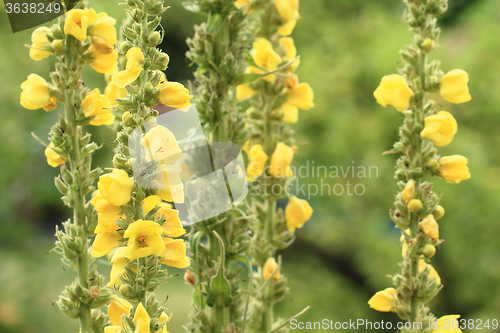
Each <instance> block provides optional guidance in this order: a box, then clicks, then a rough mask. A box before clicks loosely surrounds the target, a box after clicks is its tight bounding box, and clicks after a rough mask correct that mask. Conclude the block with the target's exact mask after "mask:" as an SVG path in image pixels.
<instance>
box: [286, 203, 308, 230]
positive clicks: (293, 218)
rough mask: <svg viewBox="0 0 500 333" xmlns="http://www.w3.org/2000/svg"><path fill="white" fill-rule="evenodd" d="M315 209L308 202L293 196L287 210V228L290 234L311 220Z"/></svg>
mask: <svg viewBox="0 0 500 333" xmlns="http://www.w3.org/2000/svg"><path fill="white" fill-rule="evenodd" d="M312 213H313V209H312V208H311V206H310V205H309V203H308V202H307V201H306V200H302V199H299V198H297V197H296V196H291V197H290V199H289V201H288V204H287V205H286V208H285V219H286V227H287V229H288V230H289V231H290V232H295V229H296V228H302V227H303V226H304V223H306V222H307V220H309V219H310V218H311V215H312Z"/></svg>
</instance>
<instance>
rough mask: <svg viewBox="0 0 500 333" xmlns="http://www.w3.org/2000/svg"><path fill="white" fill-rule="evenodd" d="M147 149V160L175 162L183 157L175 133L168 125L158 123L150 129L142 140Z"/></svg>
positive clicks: (166, 162)
mask: <svg viewBox="0 0 500 333" xmlns="http://www.w3.org/2000/svg"><path fill="white" fill-rule="evenodd" d="M141 144H142V146H143V147H144V148H145V149H146V161H148V162H151V161H152V160H155V161H162V163H165V164H175V162H176V161H177V160H178V159H179V158H181V157H182V150H181V149H180V148H179V145H178V144H177V140H176V139H175V136H174V134H173V133H172V132H171V131H170V130H169V129H168V128H166V127H164V126H161V125H158V126H156V127H153V128H152V129H150V130H149V131H148V132H147V133H146V135H144V138H143V139H142V140H141Z"/></svg>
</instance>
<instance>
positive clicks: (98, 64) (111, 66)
mask: <svg viewBox="0 0 500 333" xmlns="http://www.w3.org/2000/svg"><path fill="white" fill-rule="evenodd" d="M101 49H102V48H101ZM89 51H90V52H91V53H90V56H91V57H92V58H93V60H92V62H91V63H90V67H92V69H93V70H95V71H96V72H97V73H101V74H114V73H115V72H116V70H117V68H118V64H117V61H118V52H116V50H115V49H111V50H110V52H100V50H99V49H97V48H96V47H95V45H92V46H91V47H90V49H89Z"/></svg>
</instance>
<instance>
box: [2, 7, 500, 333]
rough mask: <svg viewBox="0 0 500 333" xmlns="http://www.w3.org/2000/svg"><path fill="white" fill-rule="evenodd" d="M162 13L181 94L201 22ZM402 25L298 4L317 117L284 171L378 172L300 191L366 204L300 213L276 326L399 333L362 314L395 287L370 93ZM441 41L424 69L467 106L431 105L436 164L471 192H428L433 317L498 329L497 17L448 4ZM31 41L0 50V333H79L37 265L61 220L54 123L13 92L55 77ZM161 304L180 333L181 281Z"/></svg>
mask: <svg viewBox="0 0 500 333" xmlns="http://www.w3.org/2000/svg"><path fill="white" fill-rule="evenodd" d="M167 4H168V5H170V6H171V7H172V8H171V9H170V10H168V11H167V12H166V13H165V14H164V16H163V22H162V25H163V27H164V28H165V30H166V38H165V41H164V43H163V44H162V47H163V49H164V51H166V52H167V53H168V54H170V56H171V62H170V68H169V69H168V70H167V75H168V77H169V79H170V80H173V81H181V82H184V83H186V82H187V80H191V79H192V74H191V72H192V68H190V67H189V63H188V62H187V60H186V58H185V55H184V54H185V52H186V50H187V47H186V45H185V39H186V38H187V37H188V36H190V35H191V34H192V33H193V24H195V23H199V22H201V21H202V20H204V18H203V17H200V16H198V15H194V14H191V13H188V12H187V11H185V10H184V9H183V8H182V6H181V1H180V0H175V1H174V0H169V1H167ZM91 5H92V6H93V7H94V8H95V9H96V10H97V11H98V12H100V11H106V12H107V13H108V14H110V15H111V16H113V17H115V18H117V20H118V23H119V22H120V20H121V19H122V18H123V17H124V11H123V7H122V6H118V1H117V0H108V1H97V0H93V1H91ZM403 9H404V5H403V4H402V2H401V1H399V0H378V1H366V0H303V1H301V9H300V12H301V15H302V16H303V18H302V19H301V20H300V21H299V23H298V25H297V28H296V29H295V32H294V35H293V37H294V38H295V41H296V45H297V48H298V50H299V53H300V54H301V55H302V58H301V64H300V67H299V68H298V70H297V73H298V75H299V77H300V79H301V81H303V82H308V83H310V84H311V86H312V87H313V89H314V91H315V94H316V98H315V103H316V107H315V108H314V109H312V110H310V111H308V112H301V113H300V120H299V123H298V124H295V125H292V126H293V127H294V128H295V129H296V130H297V140H298V141H302V142H303V144H301V145H300V146H299V153H298V155H296V158H295V160H294V164H295V166H296V167H299V166H301V165H305V164H306V163H307V161H309V163H310V164H311V163H312V161H314V163H315V165H324V166H327V167H329V166H338V167H341V166H342V167H344V168H346V167H348V166H352V165H353V163H354V165H356V166H358V165H360V166H366V167H369V166H376V167H377V168H378V177H375V175H373V177H372V178H369V179H368V178H367V179H359V178H354V179H343V178H341V179H331V178H330V179H323V180H322V179H320V178H317V177H310V178H308V179H302V180H301V183H305V184H318V185H320V184H321V181H323V182H324V183H329V184H330V186H331V185H334V184H336V183H340V184H345V183H346V182H347V181H348V180H349V181H350V182H351V183H353V184H363V186H364V187H365V189H366V192H365V194H364V195H362V196H356V195H353V196H349V195H347V194H344V195H341V196H336V195H333V194H332V195H328V194H325V195H317V196H314V197H312V198H311V199H310V202H311V205H312V207H313V208H314V215H313V217H312V219H311V220H310V221H309V222H308V223H307V224H306V225H305V227H304V228H303V229H300V230H298V231H297V236H298V239H297V241H296V243H295V244H294V245H293V246H292V247H290V248H289V249H287V250H286V251H282V252H281V255H282V256H283V261H284V267H283V273H284V274H285V275H286V276H288V278H289V286H290V288H291V291H292V294H293V297H287V298H286V299H285V301H284V302H282V303H281V304H279V305H278V306H277V313H278V314H279V315H280V316H282V317H286V318H288V317H290V316H292V315H293V314H295V313H297V312H298V311H300V310H301V309H303V308H304V307H305V306H307V305H310V306H311V309H310V310H309V311H308V312H307V313H306V314H305V315H304V316H303V317H301V319H300V320H301V321H321V320H322V319H325V318H328V319H330V320H333V321H349V319H352V320H355V319H358V318H362V319H367V320H370V321H372V322H375V321H381V320H384V321H387V320H390V321H393V322H396V321H397V317H396V316H395V315H394V314H385V313H378V312H376V311H374V310H371V309H369V307H368V306H367V304H366V302H367V301H368V299H369V298H370V297H371V296H372V295H373V294H374V293H375V292H376V291H378V290H381V289H384V288H386V287H389V286H390V284H391V281H390V279H389V278H388V277H387V276H386V275H387V274H394V273H396V272H398V271H399V268H398V265H397V263H398V262H399V261H400V260H401V257H400V251H399V241H398V240H399V232H398V231H397V230H396V229H395V228H394V226H393V223H392V222H391V221H390V219H389V218H388V209H389V208H390V207H391V206H392V202H393V197H394V194H395V193H396V184H395V181H394V179H393V177H392V173H393V165H394V162H395V157H394V156H382V154H381V153H382V152H383V151H385V150H388V149H389V148H390V147H391V146H392V143H393V142H394V141H395V140H396V137H397V128H398V127H399V125H400V123H401V121H402V115H401V114H400V113H398V112H396V111H395V110H394V109H393V108H382V107H380V106H379V105H377V104H376V103H375V99H374V98H373V96H372V93H373V91H374V89H375V88H376V87H377V85H378V83H379V81H380V78H381V77H382V76H383V75H386V74H391V73H395V71H396V67H398V66H400V65H401V63H400V60H399V56H398V50H399V49H400V48H401V47H403V46H404V45H406V44H407V43H409V41H410V38H411V34H410V32H409V31H408V29H407V27H406V25H405V24H404V23H403V22H402V19H401V17H402V13H403ZM2 10H3V9H2ZM1 14H2V15H1V21H0V27H1V31H6V30H8V28H7V24H8V22H7V21H6V15H5V12H2V13H1ZM440 25H441V26H442V28H443V34H442V38H441V47H440V48H439V49H438V50H437V51H436V52H434V53H432V55H431V56H432V57H434V58H435V59H439V60H441V61H442V62H443V65H442V69H443V70H444V71H445V72H446V71H448V70H452V69H455V68H462V69H465V70H466V71H467V72H468V73H469V74H470V78H471V82H470V90H471V94H472V96H473V99H472V101H471V102H469V103H466V104H463V105H451V104H449V103H446V102H443V101H442V100H439V97H437V100H438V101H439V102H440V103H441V105H442V108H443V109H444V110H448V111H451V112H452V113H453V114H454V116H455V117H456V119H457V121H458V124H459V131H458V134H457V135H456V137H455V139H454V141H453V142H452V143H451V144H450V145H449V146H447V147H445V148H441V149H440V152H441V153H442V154H443V155H451V154H461V155H464V156H466V157H467V158H468V159H469V167H470V171H471V173H472V178H471V179H470V180H467V181H464V182H462V183H461V184H459V185H452V184H447V183H445V182H444V181H442V180H440V179H436V180H435V184H436V186H435V190H436V192H437V193H443V194H444V195H443V199H442V201H441V203H442V205H443V206H444V207H445V209H446V216H445V217H444V218H443V219H442V220H440V230H441V237H442V238H444V239H445V243H444V244H443V245H442V246H441V247H440V248H439V251H438V253H437V255H436V256H435V258H434V259H433V262H434V264H435V268H436V269H437V271H438V272H439V274H440V275H441V277H442V279H443V284H444V289H443V291H442V292H441V293H440V294H439V296H438V297H437V298H436V299H435V300H434V301H433V302H432V303H431V308H432V309H433V311H434V312H435V314H436V315H437V316H438V317H439V316H441V315H446V314H461V315H462V317H463V318H466V319H483V320H486V319H490V320H491V319H498V320H500V264H499V262H500V245H499V243H498V237H499V234H500V223H499V222H500V210H499V209H498V208H497V205H498V201H499V199H500V195H499V194H500V193H499V190H500V180H499V179H500V168H499V165H500V154H499V153H498V152H499V151H500V135H499V134H498V133H499V125H498V124H499V123H500V110H499V105H500V79H499V74H498V73H500V61H499V60H498V59H499V55H500V38H499V37H498V36H499V34H500V2H499V1H498V0H475V1H474V0H467V1H466V0H451V1H450V11H449V12H448V13H447V14H446V15H445V16H444V17H443V18H442V20H441V21H440ZM32 30H33V29H30V30H26V31H23V32H19V33H16V34H12V33H8V32H6V33H5V32H4V33H2V34H0V39H1V43H0V75H1V78H2V80H1V81H2V83H1V84H2V88H1V89H0V101H1V107H0V128H1V131H0V139H1V145H0V161H1V162H0V188H1V190H2V192H1V194H0V216H1V218H0V228H1V229H0V230H1V231H0V332H5V333H8V332H16V333H17V332H23V333H44V332H47V333H48V332H77V323H76V321H74V320H70V319H67V318H66V317H65V316H64V315H63V314H62V313H61V312H60V311H59V310H58V309H57V307H55V306H52V305H51V304H52V302H53V301H54V300H56V299H57V297H58V295H59V293H60V291H61V290H62V289H63V287H64V285H66V284H68V283H70V282H71V281H72V279H74V273H73V272H71V271H69V270H66V271H65V270H64V269H63V266H62V264H61V263H60V261H59V257H58V255H56V254H54V253H52V254H48V251H50V249H51V248H52V244H53V241H54V237H53V233H54V225H55V224H56V223H60V222H61V221H63V220H65V219H66V218H68V216H69V211H68V209H67V208H66V207H65V206H63V204H62V203H61V202H60V199H59V197H60V196H59V193H58V192H57V190H56V189H55V187H54V185H53V178H54V176H55V175H56V174H57V173H58V170H57V169H53V168H51V167H49V166H48V165H47V164H46V163H45V156H44V153H43V150H44V149H43V148H44V147H43V146H41V145H40V144H38V143H37V142H36V141H35V140H34V139H33V138H32V137H31V135H30V132H34V133H36V134H37V135H38V136H39V137H41V138H42V139H46V137H47V133H48V130H49V128H50V126H51V125H52V124H53V123H54V122H55V121H56V118H57V114H56V112H57V111H54V112H50V113H46V112H44V111H43V110H38V111H30V110H25V109H23V108H22V107H21V106H20V105H19V94H20V92H21V89H20V87H19V85H20V84H21V82H23V81H24V80H25V79H26V77H27V76H28V75H29V74H30V73H37V74H39V75H41V76H43V77H45V78H46V79H48V74H47V69H48V68H49V67H51V66H52V61H53V60H51V59H50V58H49V59H45V60H42V61H40V62H34V61H32V60H31V59H30V58H29V56H28V49H27V48H26V47H24V44H29V43H30V35H31V32H32ZM84 79H85V82H86V84H87V85H88V86H90V87H99V88H101V90H102V89H103V88H104V86H105V82H104V79H103V77H102V75H98V74H96V73H94V72H92V71H91V70H89V71H87V72H85V73H84ZM58 110H60V108H59V109H58ZM93 134H94V140H95V141H97V142H99V143H103V144H104V148H103V149H101V150H100V151H99V152H98V153H97V154H96V160H95V162H96V164H99V165H101V166H102V167H109V166H111V154H112V147H113V144H112V141H113V139H114V133H113V132H112V130H111V129H109V128H106V127H98V128H94V129H93ZM306 186H307V185H306ZM99 264H100V267H99V270H100V272H101V273H103V274H104V275H107V274H108V271H109V269H110V267H109V266H108V265H106V262H105V261H104V260H103V261H102V263H101V262H100V263H99ZM177 272H178V271H177V270H175V269H172V273H177ZM159 293H160V297H166V296H167V295H168V296H169V299H168V302H167V303H166V304H165V306H166V307H168V310H169V312H172V313H173V317H172V319H171V322H170V324H169V331H170V332H172V333H177V332H182V331H183V329H182V325H183V324H184V323H186V321H187V314H188V312H189V303H190V295H191V288H190V287H189V286H187V285H185V284H184V281H183V279H182V272H181V276H179V277H177V278H174V279H171V280H169V282H168V284H166V285H164V286H162V287H161V289H160V291H159ZM394 331H395V330H394ZM467 331H469V332H471V331H474V330H467ZM481 331H484V330H481ZM486 331H488V330H486ZM489 332H493V330H490V331H489ZM497 332H500V330H497Z"/></svg>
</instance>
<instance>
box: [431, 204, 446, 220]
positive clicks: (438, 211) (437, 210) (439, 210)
mask: <svg viewBox="0 0 500 333" xmlns="http://www.w3.org/2000/svg"><path fill="white" fill-rule="evenodd" d="M432 215H434V218H435V219H436V220H439V219H440V218H442V217H443V216H444V208H443V206H440V205H437V206H436V207H434V210H433V211H432Z"/></svg>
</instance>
